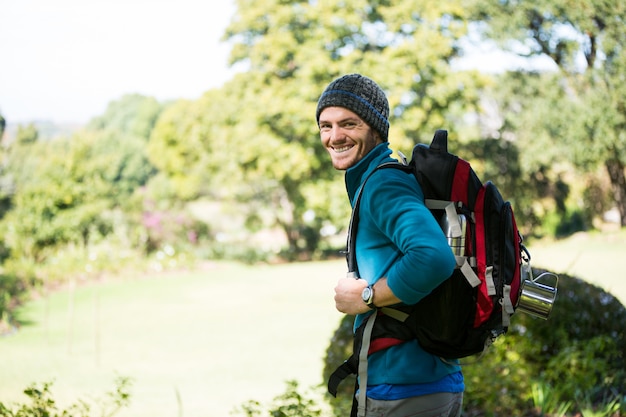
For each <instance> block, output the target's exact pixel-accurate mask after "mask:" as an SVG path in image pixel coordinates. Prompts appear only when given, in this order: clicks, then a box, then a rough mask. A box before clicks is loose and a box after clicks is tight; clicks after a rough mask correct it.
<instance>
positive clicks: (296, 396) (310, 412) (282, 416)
mask: <svg viewBox="0 0 626 417" xmlns="http://www.w3.org/2000/svg"><path fill="white" fill-rule="evenodd" d="M286 385H287V387H286V389H285V392H284V393H283V394H281V395H279V396H277V397H275V398H274V400H273V401H272V403H271V404H269V405H267V406H262V405H261V403H259V402H258V401H255V400H250V401H247V402H246V403H244V404H242V405H241V406H240V407H239V408H237V409H235V410H234V411H233V412H232V413H231V415H233V416H239V415H243V416H245V417H261V416H263V415H266V416H270V417H303V416H306V417H321V416H322V415H323V411H322V409H321V408H320V407H319V405H318V401H316V400H315V399H314V398H313V397H312V395H311V393H309V392H305V393H304V394H300V393H299V392H298V383H297V382H296V381H287V383H286Z"/></svg>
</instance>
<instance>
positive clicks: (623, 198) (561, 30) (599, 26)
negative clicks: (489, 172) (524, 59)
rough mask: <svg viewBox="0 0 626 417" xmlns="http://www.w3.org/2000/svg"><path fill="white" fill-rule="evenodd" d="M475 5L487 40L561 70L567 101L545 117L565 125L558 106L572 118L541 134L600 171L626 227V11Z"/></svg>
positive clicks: (594, 0) (589, 5) (597, 5)
mask: <svg viewBox="0 0 626 417" xmlns="http://www.w3.org/2000/svg"><path fill="white" fill-rule="evenodd" d="M475 7H476V9H475V10H476V11H477V13H476V14H475V15H474V16H475V19H477V20H480V21H482V22H483V23H484V24H485V25H483V26H482V28H483V30H484V34H485V36H487V37H490V38H492V39H495V40H498V41H499V42H500V44H501V45H503V46H504V47H505V48H508V49H509V50H512V51H514V52H516V53H518V54H520V55H523V56H528V57H531V56H538V55H542V56H545V57H549V58H550V59H551V60H552V61H553V62H554V63H555V64H556V66H558V69H559V71H558V75H559V77H558V79H557V83H558V85H560V87H561V88H562V90H563V92H562V95H563V97H564V99H563V101H561V102H560V103H558V105H557V106H556V107H553V108H551V109H550V113H552V114H553V116H548V117H552V119H553V120H554V119H560V120H565V119H566V118H567V117H568V116H567V115H566V112H564V111H563V105H564V106H567V110H568V112H571V114H572V115H573V117H571V119H569V120H567V124H566V125H565V126H561V127H562V128H561V129H558V130H556V129H551V130H547V131H546V132H549V133H550V137H551V141H552V143H551V146H553V147H558V149H559V150H560V155H561V156H560V157H561V158H563V156H566V157H567V156H569V158H568V159H571V160H572V161H573V162H574V164H575V165H576V166H577V167H578V168H580V169H583V170H591V169H594V168H595V167H597V166H599V165H603V166H604V167H605V169H606V172H607V173H608V177H609V179H610V182H611V185H612V190H613V197H614V201H615V205H616V206H617V209H618V210H619V213H620V222H621V225H622V226H626V178H625V175H626V174H625V171H624V168H625V166H626V130H625V127H626V83H625V82H624V81H625V77H626V75H625V74H626V53H625V51H624V45H626V31H625V30H624V25H625V23H626V7H624V5H623V4H617V3H612V2H605V1H601V0H588V1H583V2H578V3H572V2H570V1H567V0H550V1H524V2H518V1H490V2H484V1H482V2H478V1H477V2H476V5H475ZM550 82H554V80H551V81H550ZM545 85H546V86H548V84H545ZM538 99H539V100H541V96H539V97H538ZM554 112H559V115H560V116H561V117H559V116H555V115H554ZM563 116H565V117H563ZM539 123H541V120H539ZM561 145H562V146H561Z"/></svg>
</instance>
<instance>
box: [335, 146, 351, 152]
mask: <svg viewBox="0 0 626 417" xmlns="http://www.w3.org/2000/svg"><path fill="white" fill-rule="evenodd" d="M350 149H352V146H344V147H342V148H333V150H334V151H335V152H337V153H343V152H346V151H349V150H350Z"/></svg>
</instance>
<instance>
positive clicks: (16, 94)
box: [0, 0, 235, 124]
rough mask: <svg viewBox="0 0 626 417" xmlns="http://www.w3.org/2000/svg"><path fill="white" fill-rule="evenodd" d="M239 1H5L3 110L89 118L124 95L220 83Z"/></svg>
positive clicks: (1, 11) (34, 116)
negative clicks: (229, 28)
mask: <svg viewBox="0 0 626 417" xmlns="http://www.w3.org/2000/svg"><path fill="white" fill-rule="evenodd" d="M234 10H235V5H234V0H54V1H51V0H0V114H2V115H3V116H4V118H5V119H6V121H7V122H8V123H10V124H12V123H27V122H30V121H50V122H54V123H86V122H87V121H89V120H90V119H91V118H92V117H94V116H98V115H100V114H102V113H103V112H104V110H105V109H106V107H107V105H108V104H109V103H110V102H111V101H113V100H116V99H119V98H121V97H122V96H123V95H124V94H131V93H139V94H143V95H146V96H153V97H155V98H157V99H158V100H160V101H164V100H169V99H179V98H189V99H195V98H198V97H200V96H201V95H202V94H203V93H204V92H205V91H207V90H210V89H211V88H216V87H219V86H221V85H222V84H223V83H224V82H225V81H227V80H228V79H229V78H230V77H231V76H232V73H233V71H232V70H230V69H229V68H228V65H227V59H228V54H229V52H230V48H229V46H228V45H227V44H226V43H224V42H222V41H221V38H222V36H223V34H224V31H225V29H226V27H227V26H228V24H229V23H230V19H231V17H232V15H233V13H234Z"/></svg>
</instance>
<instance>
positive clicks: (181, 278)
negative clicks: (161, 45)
mask: <svg viewBox="0 0 626 417" xmlns="http://www.w3.org/2000/svg"><path fill="white" fill-rule="evenodd" d="M530 250H531V253H532V255H533V265H534V266H536V267H545V268H547V269H550V270H552V271H555V272H557V273H568V274H571V275H576V276H580V277H581V278H584V279H586V280H588V281H589V282H593V283H595V284H597V285H599V286H601V287H603V288H605V289H607V290H609V291H610V292H612V293H613V294H614V295H616V296H618V297H619V298H620V300H621V301H622V303H624V304H626V282H625V281H624V280H623V279H622V277H623V272H622V271H621V269H620V266H619V260H620V257H623V256H624V254H626V231H622V232H611V233H603V234H600V233H593V234H580V235H576V236H574V237H572V238H570V239H567V240H563V241H558V242H551V243H549V244H546V243H541V242H538V243H536V244H532V245H530ZM344 271H345V265H344V262H343V261H341V260H339V261H329V262H316V263H304V264H290V265H278V266H254V267H253V266H243V265H235V264H228V263H215V264H210V265H207V266H206V267H205V268H203V269H201V270H195V271H188V272H177V273H162V274H155V275H153V276H150V277H127V278H126V279H122V278H119V279H116V280H111V281H108V282H101V283H98V284H90V285H79V286H77V287H76V288H75V289H74V290H71V289H68V290H65V291H58V292H54V293H52V294H49V295H48V296H46V297H44V298H41V299H39V300H34V301H32V302H30V303H28V304H27V305H25V306H24V307H23V308H22V309H21V310H20V312H19V314H20V318H21V320H22V321H23V322H24V323H25V324H24V326H23V327H22V328H21V329H20V330H19V332H17V333H15V334H13V335H10V336H7V337H4V338H1V339H0V358H1V359H0V401H2V402H5V403H6V402H8V403H11V402H14V401H18V400H23V399H24V398H25V397H24V396H23V395H22V394H21V391H22V390H23V389H24V388H25V387H26V386H27V385H28V384H30V383H32V382H44V381H54V385H53V386H52V392H53V394H54V397H55V398H56V399H57V400H58V401H59V402H61V403H62V404H67V403H69V402H74V401H76V400H77V399H78V398H90V397H100V396H101V395H102V394H103V393H105V392H106V391H108V390H110V389H111V388H112V387H113V381H114V379H115V377H116V376H117V375H120V376H128V377H131V378H132V379H133V381H134V383H133V386H132V388H131V392H132V401H131V407H130V408H129V409H125V410H124V411H123V412H122V413H121V414H120V415H121V416H123V417H148V416H150V417H155V416H156V417H161V416H163V417H174V416H179V417H180V416H185V417H227V416H229V414H230V412H231V411H232V410H233V408H234V407H236V406H238V405H240V404H242V403H244V402H245V401H247V400H251V399H254V400H259V401H261V402H263V403H266V402H267V401H269V400H271V399H272V398H273V397H275V396H276V395H278V394H281V393H283V392H284V388H285V385H284V382H285V381H287V380H289V379H294V380H297V381H298V382H299V383H300V386H301V387H303V388H308V387H311V386H314V385H318V384H320V383H322V380H321V373H322V366H323V356H324V354H325V350H326V347H327V344H328V342H329V339H330V336H331V335H332V332H333V331H334V330H335V328H336V327H337V325H338V323H339V321H340V319H341V315H340V314H339V313H338V312H337V311H336V310H335V308H334V302H333V288H334V285H335V282H336V280H337V278H339V277H340V276H342V275H343V273H344ZM555 308H558V300H557V304H556V307H555Z"/></svg>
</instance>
